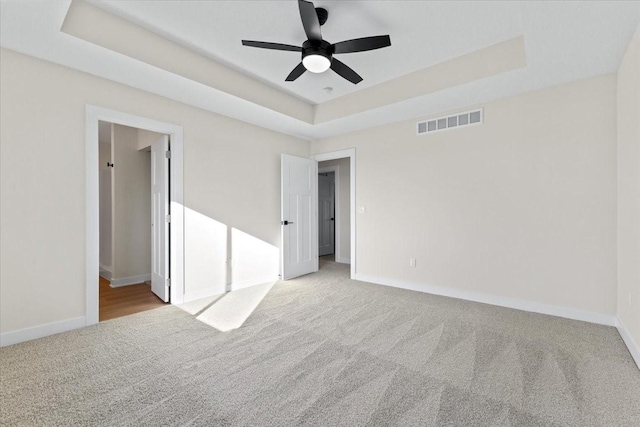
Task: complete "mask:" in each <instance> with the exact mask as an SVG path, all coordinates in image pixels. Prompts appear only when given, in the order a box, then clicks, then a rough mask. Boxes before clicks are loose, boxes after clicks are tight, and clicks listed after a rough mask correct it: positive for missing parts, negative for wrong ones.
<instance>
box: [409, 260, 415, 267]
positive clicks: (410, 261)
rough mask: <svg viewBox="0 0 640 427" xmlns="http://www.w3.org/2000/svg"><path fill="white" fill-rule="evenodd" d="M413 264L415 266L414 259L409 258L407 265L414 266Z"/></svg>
mask: <svg viewBox="0 0 640 427" xmlns="http://www.w3.org/2000/svg"><path fill="white" fill-rule="evenodd" d="M415 266H416V259H415V258H409V267H415Z"/></svg>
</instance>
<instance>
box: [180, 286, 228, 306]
mask: <svg viewBox="0 0 640 427" xmlns="http://www.w3.org/2000/svg"><path fill="white" fill-rule="evenodd" d="M225 292H226V287H225V286H211V287H209V288H205V289H200V290H197V291H191V292H185V294H184V298H183V300H182V304H184V303H185V302H190V301H195V300H199V299H201V298H208V297H212V296H214V295H220V294H223V293H225Z"/></svg>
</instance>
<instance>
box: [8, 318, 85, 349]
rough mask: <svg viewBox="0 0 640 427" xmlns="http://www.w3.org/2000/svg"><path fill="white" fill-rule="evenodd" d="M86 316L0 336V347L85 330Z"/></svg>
mask: <svg viewBox="0 0 640 427" xmlns="http://www.w3.org/2000/svg"><path fill="white" fill-rule="evenodd" d="M86 323H87V321H86V319H85V318H84V316H81V317H75V318H73V319H67V320H61V321H59V322H53V323H47V324H46V325H39V326H34V327H32V328H26V329H20V330H17V331H12V332H5V333H3V334H0V347H6V346H8V345H13V344H18V343H21V342H25V341H31V340H35V339H37V338H43V337H48V336H49V335H54V334H59V333H61V332H67V331H71V330H73V329H78V328H83V327H85V326H86Z"/></svg>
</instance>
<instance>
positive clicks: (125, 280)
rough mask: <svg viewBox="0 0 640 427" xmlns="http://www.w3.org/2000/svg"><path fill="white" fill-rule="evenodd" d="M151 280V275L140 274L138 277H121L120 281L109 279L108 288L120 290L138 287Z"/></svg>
mask: <svg viewBox="0 0 640 427" xmlns="http://www.w3.org/2000/svg"><path fill="white" fill-rule="evenodd" d="M149 280H151V273H149V274H142V275H140V276H131V277H122V278H120V279H111V283H110V284H109V286H111V287H112V288H121V287H123V286H131V285H140V284H143V283H144V282H147V281H149Z"/></svg>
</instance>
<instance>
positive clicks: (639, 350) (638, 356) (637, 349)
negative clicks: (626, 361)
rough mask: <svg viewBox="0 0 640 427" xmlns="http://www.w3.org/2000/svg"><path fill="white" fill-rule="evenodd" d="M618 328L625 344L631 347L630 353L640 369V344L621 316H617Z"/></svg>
mask: <svg viewBox="0 0 640 427" xmlns="http://www.w3.org/2000/svg"><path fill="white" fill-rule="evenodd" d="M616 328H617V329H618V333H619V334H620V337H621V338H622V341H624V343H625V345H626V346H627V348H628V349H629V353H631V357H632V358H633V361H634V362H636V366H637V367H638V369H640V346H639V345H638V343H636V342H635V341H634V339H633V337H631V335H629V332H627V328H625V326H624V323H622V320H620V318H619V317H616Z"/></svg>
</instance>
